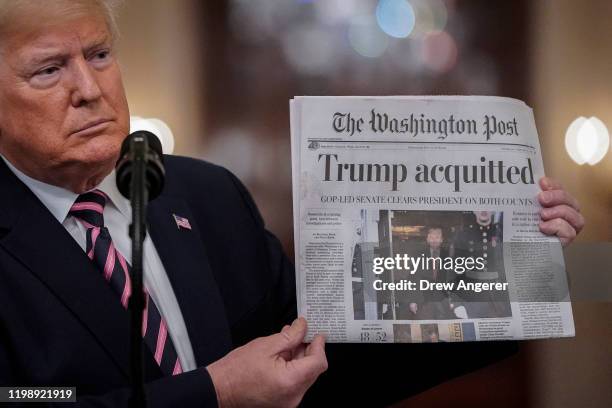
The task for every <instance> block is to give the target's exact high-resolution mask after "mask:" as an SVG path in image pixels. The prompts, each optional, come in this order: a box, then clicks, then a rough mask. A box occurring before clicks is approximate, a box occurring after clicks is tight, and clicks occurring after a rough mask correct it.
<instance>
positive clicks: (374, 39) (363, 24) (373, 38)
mask: <svg viewBox="0 0 612 408" xmlns="http://www.w3.org/2000/svg"><path fill="white" fill-rule="evenodd" d="M348 38H349V42H350V43H351V46H352V47H353V49H354V50H355V51H357V52H358V53H359V54H360V55H362V56H364V57H368V58H376V57H380V56H381V55H382V54H383V53H384V52H385V50H386V49H387V46H388V45H389V37H387V36H386V35H385V34H384V33H383V32H382V31H380V28H379V27H378V24H377V23H376V20H375V18H374V16H372V15H364V16H357V17H354V18H353V19H352V20H351V23H350V25H349V29H348Z"/></svg>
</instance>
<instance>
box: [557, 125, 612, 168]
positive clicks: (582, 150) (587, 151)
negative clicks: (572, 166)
mask: <svg viewBox="0 0 612 408" xmlns="http://www.w3.org/2000/svg"><path fill="white" fill-rule="evenodd" d="M609 147H610V134H609V133H608V129H607V128H606V125H604V123H603V122H602V121H601V120H599V119H598V118H596V117H594V116H592V117H590V118H589V119H587V118H585V117H583V116H581V117H579V118H577V119H576V120H574V121H573V122H572V123H571V124H570V125H569V127H568V128H567V132H566V133H565V149H566V150H567V153H568V154H569V156H570V157H571V159H572V160H574V161H575V162H576V163H577V164H580V165H582V164H584V163H588V164H590V165H595V164H597V163H598V162H599V161H601V159H603V158H604V156H605V155H606V153H607V152H608V149H609Z"/></svg>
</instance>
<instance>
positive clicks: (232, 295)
mask: <svg viewBox="0 0 612 408" xmlns="http://www.w3.org/2000/svg"><path fill="white" fill-rule="evenodd" d="M166 172H167V176H166V187H165V189H164V192H163V194H162V195H161V196H160V197H158V198H157V199H155V200H153V201H152V202H151V203H150V205H149V212H148V223H149V233H150V234H151V238H152V239H153V242H154V243H155V247H156V249H157V251H158V252H159V255H160V257H161V260H162V262H163V264H164V267H165V269H166V272H167V273H168V276H169V279H170V282H171V284H172V288H173V290H174V292H175V294H176V297H177V300H178V302H179V306H180V308H181V311H182V314H183V317H184V320H185V324H186V326H187V331H188V333H189V337H190V340H191V344H192V347H193V351H194V355H195V359H196V362H197V365H198V367H200V368H198V369H197V370H194V371H192V372H189V373H185V374H182V375H179V376H174V377H162V374H161V372H160V370H159V368H158V367H157V365H156V363H155V361H154V359H153V357H152V355H151V353H150V352H149V351H148V349H147V348H146V347H144V349H145V364H144V365H145V379H146V383H147V384H146V392H147V396H148V402H149V405H150V406H152V407H189V406H215V405H216V396H215V391H214V388H213V385H212V382H211V380H210V377H209V375H208V373H207V371H206V369H205V368H204V367H205V366H206V365H208V364H209V363H211V362H213V361H215V360H217V359H219V358H221V357H223V356H224V355H225V354H227V353H228V352H229V351H230V350H231V349H232V348H234V347H236V346H239V345H241V344H244V343H246V342H248V341H249V340H251V339H253V338H255V337H259V336H263V335H268V334H270V333H273V332H275V331H278V330H279V329H280V328H281V327H282V326H283V324H285V323H288V322H290V321H291V320H292V319H293V318H294V317H295V315H296V302H295V276H294V270H293V266H292V265H291V262H290V261H289V260H288V259H287V257H286V256H285V255H284V254H283V251H282V249H281V245H280V244H279V242H278V240H277V239H276V238H275V237H274V236H272V235H271V234H270V233H268V232H267V231H266V230H265V229H264V225H263V221H262V219H261V217H260V215H259V213H258V211H257V208H256V206H255V204H254V203H253V200H252V199H251V197H250V195H249V194H248V192H247V191H246V189H245V188H244V187H243V185H242V184H241V183H240V182H239V181H238V180H237V179H236V178H235V177H234V176H233V175H232V174H231V173H230V172H228V171H227V170H225V169H223V168H221V167H218V166H214V165H211V164H208V163H205V162H202V161H198V160H193V159H187V158H179V157H173V156H167V157H166ZM0 194H1V197H2V199H1V200H0V385H2V386H6V385H14V386H17V385H21V386H24V385H32V386H76V387H77V396H78V398H79V403H80V404H81V405H82V406H107V407H122V406H127V402H128V397H129V388H128V387H129V313H128V312H127V311H126V310H124V309H123V308H122V306H121V305H120V302H118V300H117V298H116V295H115V294H114V292H113V291H112V289H111V288H110V287H109V285H108V284H107V283H106V282H105V281H104V279H103V277H102V275H101V274H100V273H99V272H98V271H97V270H96V269H95V267H94V265H93V264H92V263H91V262H90V261H89V259H88V258H87V256H86V255H85V253H84V252H83V251H82V250H81V248H80V247H79V246H78V244H77V243H76V242H75V241H74V240H73V239H72V237H71V236H70V234H69V233H68V232H67V231H66V230H65V229H64V227H63V226H62V225H61V224H60V223H58V222H57V220H56V219H55V218H54V217H53V216H52V215H51V213H50V212H49V211H48V210H47V209H46V207H45V206H44V205H43V204H42V203H41V202H40V201H39V200H38V199H37V197H36V196H35V195H34V194H33V193H32V192H31V191H30V190H29V189H28V188H27V187H26V186H25V185H24V184H23V183H22V182H21V181H20V180H19V179H17V177H16V176H15V175H14V174H13V173H12V172H11V171H10V170H9V169H8V168H7V167H6V165H5V164H4V162H3V161H2V160H0ZM172 214H177V215H180V216H182V217H185V218H187V219H189V221H190V223H191V225H192V230H185V229H178V228H177V226H176V223H175V221H174V219H173V217H172ZM415 346H416V347H415ZM426 346H429V347H428V350H429V351H430V353H428V354H427V353H426V354H425V356H424V355H423V352H424V349H423V348H422V347H419V346H418V345H412V346H409V347H406V346H404V345H402V348H401V349H400V348H398V347H397V346H396V347H393V346H392V345H386V346H382V345H328V360H329V363H330V369H329V371H328V372H327V373H326V374H324V375H323V376H322V377H321V378H320V380H319V381H318V383H317V384H316V385H315V387H313V389H312V391H310V392H309V393H308V394H307V396H306V399H305V403H306V404H308V403H312V404H316V403H317V402H320V401H322V400H323V401H325V402H326V403H333V402H334V401H335V400H337V401H343V402H344V403H347V402H349V403H350V401H359V402H360V403H366V404H375V405H381V404H386V403H388V402H390V401H392V400H395V399H397V398H400V397H403V396H406V395H409V394H412V393H415V392H418V391H420V390H422V389H424V388H426V387H429V386H431V385H433V384H435V383H437V382H439V381H442V380H443V379H446V378H449V377H450V376H453V375H456V374H459V373H462V372H465V371H467V370H469V369H473V368H475V367H478V366H481V365H483V364H486V363H487V362H489V361H493V360H496V359H498V358H500V357H501V356H504V355H506V354H508V353H509V352H511V351H512V349H513V347H511V348H508V347H502V346H501V345H498V346H497V347H494V346H493V343H488V344H486V345H483V346H480V345H479V346H478V347H470V346H469V345H467V346H466V345H453V346H456V347H455V348H454V349H453V348H446V349H440V348H438V349H436V350H434V349H433V347H436V345H426ZM462 346H463V347H462ZM472 349H473V350H472ZM470 352H471V355H470V358H462V357H461V355H465V353H470ZM434 353H435V356H436V359H438V358H439V359H440V360H439V361H440V364H442V365H443V367H445V368H447V367H449V361H448V360H447V359H453V358H454V360H453V362H456V363H457V366H456V367H455V368H456V369H454V368H452V366H451V368H450V369H448V370H440V367H436V364H435V363H434V364H432V362H431V361H428V364H424V363H420V364H419V363H418V360H421V359H423V358H428V359H429V358H432V359H433V358H434V357H433V356H434ZM475 355H478V357H477V358H475V357H474V356H475ZM412 359H418V360H415V361H414V362H413V361H411V360H412ZM401 361H403V362H402V363H401V366H397V369H398V370H399V371H398V372H403V373H405V372H406V371H405V367H406V366H410V365H411V364H413V363H414V364H418V366H419V367H423V366H431V367H432V370H431V373H421V374H420V375H419V378H415V379H411V378H407V377H406V376H405V375H403V376H402V377H401V378H400V377H396V376H392V375H391V376H390V377H385V376H389V375H390V374H391V372H390V370H392V369H393V368H394V367H395V366H396V365H397V364H398V363H399V362H401ZM441 371H442V372H443V375H441V374H440V372H441ZM360 384H363V385H364V386H366V388H365V389H366V390H367V389H371V390H372V391H373V392H372V393H368V395H367V396H364V395H363V394H359V393H356V392H355V390H358V389H360V388H355V386H360ZM382 384H385V385H386V386H385V389H388V391H389V392H387V393H383V392H378V391H379V390H380V389H381V388H380V386H381V385H382ZM330 386H331V387H333V388H332V389H333V390H334V393H332V394H330V393H327V391H329V389H330V388H329V387H330ZM343 387H344V388H343ZM362 389H363V388H362ZM344 392H346V394H344ZM69 406H74V404H69Z"/></svg>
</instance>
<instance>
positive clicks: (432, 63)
mask: <svg viewBox="0 0 612 408" xmlns="http://www.w3.org/2000/svg"><path fill="white" fill-rule="evenodd" d="M457 55H458V50H457V43H456V42H455V40H454V39H453V37H452V36H451V35H450V34H449V33H447V32H446V31H435V32H431V33H429V34H427V35H426V36H425V38H424V39H423V61H424V63H425V65H426V66H427V67H428V68H429V69H431V70H432V71H434V72H436V73H446V72H448V71H450V70H452V69H453V68H454V67H455V65H456V63H457Z"/></svg>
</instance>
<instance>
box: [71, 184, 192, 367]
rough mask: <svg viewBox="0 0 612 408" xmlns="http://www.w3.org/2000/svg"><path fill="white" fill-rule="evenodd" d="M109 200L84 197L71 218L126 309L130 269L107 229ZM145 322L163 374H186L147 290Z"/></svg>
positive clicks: (145, 332) (147, 341)
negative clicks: (83, 230) (84, 233)
mask: <svg viewBox="0 0 612 408" xmlns="http://www.w3.org/2000/svg"><path fill="white" fill-rule="evenodd" d="M107 199H108V196H107V195H106V194H105V193H103V192H102V191H100V190H93V191H90V192H87V193H84V194H81V195H80V196H79V197H78V198H77V199H76V201H75V202H74V204H73V205H72V207H71V208H70V212H69V214H70V215H72V216H73V217H75V218H77V219H78V220H79V221H80V222H81V223H82V224H83V225H84V226H85V228H86V229H87V245H86V250H85V251H86V253H87V256H88V257H89V259H91V260H92V261H93V262H94V263H95V264H96V266H97V267H98V269H99V270H100V271H101V272H102V273H103V275H104V279H105V280H106V281H107V282H108V283H109V284H110V285H111V287H112V288H113V290H114V291H115V292H116V293H117V295H118V296H119V297H120V298H121V304H122V305H123V307H124V308H127V305H128V299H129V297H130V293H131V283H130V274H129V272H130V265H129V264H128V263H127V262H126V260H125V258H124V257H123V256H122V255H121V253H119V251H117V249H116V248H115V246H114V245H113V241H112V240H111V236H110V233H109V232H108V229H107V228H106V227H105V226H104V206H105V205H106V201H107ZM142 320H143V321H142V336H143V338H144V341H145V344H146V345H147V346H148V347H149V349H150V350H151V352H152V353H153V356H154V357H155V361H156V362H157V364H158V365H159V367H160V369H161V371H162V372H163V373H164V374H165V375H170V374H172V375H176V374H180V373H181V372H183V369H182V367H181V363H180V361H179V359H178V355H177V354H176V350H175V349H174V345H173V344H172V339H171V338H170V336H169V335H168V326H167V325H166V321H165V320H164V318H163V317H162V315H161V314H160V313H159V310H158V309H157V306H156V305H155V302H154V301H153V299H152V298H151V297H150V296H149V293H148V291H147V290H146V288H145V310H144V313H143V318H142Z"/></svg>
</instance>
